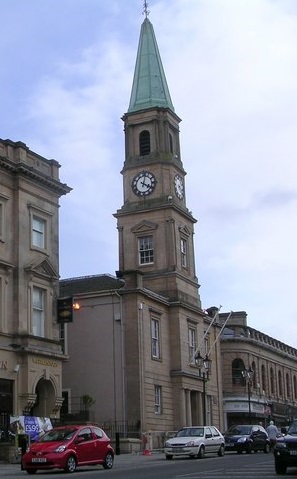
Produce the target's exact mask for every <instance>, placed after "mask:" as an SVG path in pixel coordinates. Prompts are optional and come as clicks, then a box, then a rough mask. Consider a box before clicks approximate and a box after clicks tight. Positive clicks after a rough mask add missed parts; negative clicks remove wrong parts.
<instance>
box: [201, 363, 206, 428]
mask: <svg viewBox="0 0 297 479" xmlns="http://www.w3.org/2000/svg"><path fill="white" fill-rule="evenodd" d="M202 380H203V393H202V394H203V426H206V373H205V371H203V373H202Z"/></svg>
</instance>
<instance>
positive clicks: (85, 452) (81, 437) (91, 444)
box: [75, 427, 96, 464]
mask: <svg viewBox="0 0 297 479" xmlns="http://www.w3.org/2000/svg"><path fill="white" fill-rule="evenodd" d="M75 444H76V454H77V459H78V463H79V464H88V463H91V462H92V461H95V458H96V455H95V441H94V439H93V436H92V432H91V428H89V427H84V428H83V429H81V430H80V431H79V433H78V434H77V436H76V439H75Z"/></svg>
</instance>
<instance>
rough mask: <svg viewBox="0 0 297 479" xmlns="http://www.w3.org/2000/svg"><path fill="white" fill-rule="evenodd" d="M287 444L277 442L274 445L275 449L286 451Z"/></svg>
mask: <svg viewBox="0 0 297 479" xmlns="http://www.w3.org/2000/svg"><path fill="white" fill-rule="evenodd" d="M286 448H287V444H286V443H285V442H277V443H276V445H275V449H286Z"/></svg>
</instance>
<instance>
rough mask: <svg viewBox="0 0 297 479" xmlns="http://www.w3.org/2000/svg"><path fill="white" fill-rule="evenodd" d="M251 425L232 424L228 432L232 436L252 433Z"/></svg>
mask: <svg viewBox="0 0 297 479" xmlns="http://www.w3.org/2000/svg"><path fill="white" fill-rule="evenodd" d="M251 429H252V427H251V426H232V427H230V429H228V431H227V434H230V435H231V436H237V435H238V436H245V435H248V434H250V433H251Z"/></svg>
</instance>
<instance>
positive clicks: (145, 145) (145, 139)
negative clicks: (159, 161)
mask: <svg viewBox="0 0 297 479" xmlns="http://www.w3.org/2000/svg"><path fill="white" fill-rule="evenodd" d="M150 152H151V135H150V132H149V131H147V130H143V131H142V132H141V133H140V135H139V154H140V155H141V156H145V155H149V154H150Z"/></svg>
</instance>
